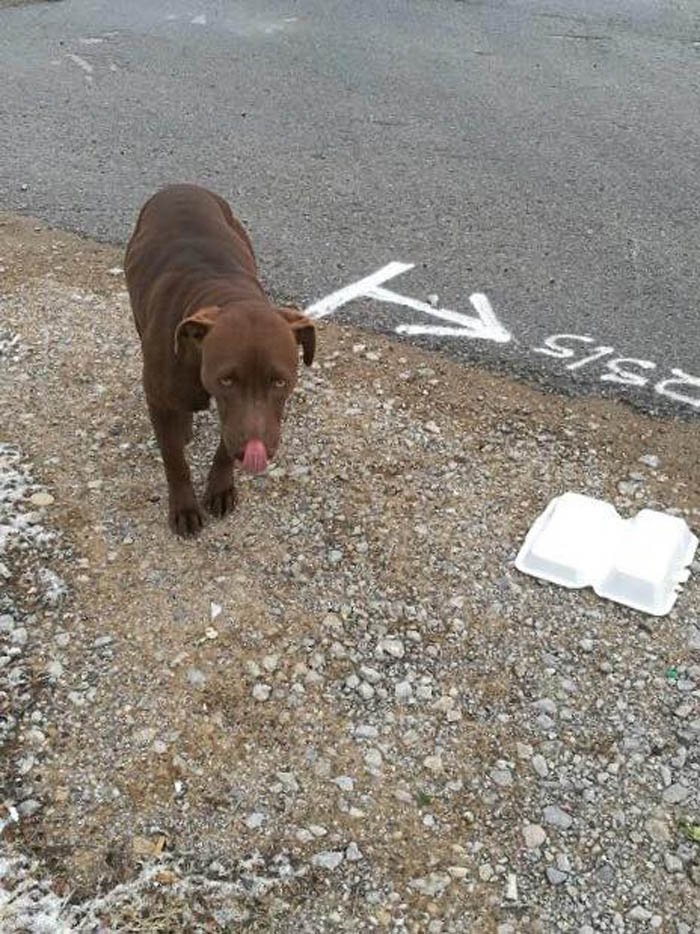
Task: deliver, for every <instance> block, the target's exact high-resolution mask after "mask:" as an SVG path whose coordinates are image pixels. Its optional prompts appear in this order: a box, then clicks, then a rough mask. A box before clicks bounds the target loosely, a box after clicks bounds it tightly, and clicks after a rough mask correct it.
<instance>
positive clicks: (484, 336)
mask: <svg viewBox="0 0 700 934" xmlns="http://www.w3.org/2000/svg"><path fill="white" fill-rule="evenodd" d="M375 291H383V290H381V289H380V290H375ZM390 294H392V293H390ZM396 298H399V299H404V296H402V295H398V296H396ZM469 301H470V302H471V304H472V307H473V308H474V310H475V311H476V313H477V315H478V317H477V318H472V317H469V315H464V314H461V313H459V312H456V311H449V310H448V309H447V308H433V306H432V305H426V304H425V303H424V302H414V301H413V300H412V299H411V304H408V302H406V300H405V299H404V300H403V302H402V304H408V307H409V308H417V306H418V305H420V306H421V307H420V308H419V309H417V310H419V311H424V312H425V313H426V314H427V315H431V316H432V317H433V318H440V319H441V320H442V321H451V322H453V323H454V324H455V325H458V327H452V328H446V327H440V326H438V325H434V324H430V325H423V324H400V325H399V326H398V327H397V328H396V333H397V334H409V335H410V334H432V335H434V336H436V337H439V336H446V337H447V336H449V337H466V338H469V339H470V340H486V341H494V342H495V343H496V344H507V343H508V342H509V341H510V334H509V333H508V331H506V329H505V328H504V327H503V325H502V324H501V322H500V321H499V320H498V318H497V317H496V315H495V314H494V312H493V308H492V307H491V302H489V300H488V298H486V296H485V295H484V294H483V293H481V292H474V294H473V295H470V296H469Z"/></svg>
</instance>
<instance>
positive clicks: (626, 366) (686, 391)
mask: <svg viewBox="0 0 700 934" xmlns="http://www.w3.org/2000/svg"><path fill="white" fill-rule="evenodd" d="M591 344H595V340H594V339H593V338H592V337H588V336H587V335H585V334H553V335H552V336H551V337H548V338H547V339H546V340H545V341H544V346H543V347H534V348H533V350H534V352H535V353H539V354H544V355H545V356H547V357H554V358H556V359H557V360H569V361H571V362H569V363H567V364H566V367H565V368H566V369H567V370H569V371H572V370H580V369H583V367H586V366H590V365H591V364H597V365H599V366H602V367H603V368H604V372H603V373H602V374H601V375H600V376H599V379H600V381H601V382H602V383H619V384H620V385H623V386H634V387H636V388H638V389H642V388H644V387H646V386H648V385H649V384H650V383H651V382H652V380H653V379H654V377H655V375H656V374H654V375H645V374H651V373H652V371H654V370H656V369H657V366H656V364H655V363H654V362H653V360H639V359H637V358H636V357H619V356H613V355H614V354H616V353H617V352H616V350H615V348H614V347H606V346H597V347H592V348H591V346H590V345H591ZM581 345H583V347H581ZM589 350H590V352H589ZM579 353H582V354H583V356H580V357H579V356H578V355H579ZM671 374H672V375H671V376H670V377H666V378H664V379H662V380H659V381H658V382H655V383H654V384H653V389H654V391H655V392H656V393H658V395H660V396H665V397H666V398H667V399H673V401H674V402H680V403H681V404H683V405H689V406H691V407H692V408H694V409H700V377H698V376H691V375H690V373H686V372H685V371H684V370H680V369H678V368H676V367H674V368H672V369H671Z"/></svg>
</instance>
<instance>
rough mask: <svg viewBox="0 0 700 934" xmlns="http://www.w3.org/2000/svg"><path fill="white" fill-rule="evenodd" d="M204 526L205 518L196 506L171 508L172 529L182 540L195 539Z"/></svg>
mask: <svg viewBox="0 0 700 934" xmlns="http://www.w3.org/2000/svg"><path fill="white" fill-rule="evenodd" d="M203 526H204V516H203V515H202V513H201V512H200V510H199V508H198V507H197V505H196V504H195V505H193V506H192V505H188V506H180V507H177V508H171V510H170V528H171V529H172V530H173V532H175V534H176V535H179V536H180V538H195V537H196V536H197V535H199V533H200V532H201V531H202V528H203Z"/></svg>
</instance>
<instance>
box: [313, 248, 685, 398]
mask: <svg viewBox="0 0 700 934" xmlns="http://www.w3.org/2000/svg"><path fill="white" fill-rule="evenodd" d="M413 268H414V264H413V263H399V262H392V263H387V265H386V266H383V267H382V268H381V269H379V270H377V272H375V273H372V275H371V276H366V277H365V278H364V279H360V280H359V281H358V282H353V283H352V284H351V285H347V286H345V287H344V288H342V289H338V290H337V291H336V292H332V293H331V294H330V295H326V296H325V297H324V298H321V299H319V300H318V301H316V302H314V303H313V304H312V305H309V307H308V308H307V309H306V314H307V315H308V316H309V317H310V318H325V317H326V316H327V315H330V314H333V312H334V311H337V310H338V309H339V308H342V307H343V305H347V304H348V303H349V302H352V301H355V300H356V299H359V298H364V299H368V300H370V301H377V302H385V303H387V304H391V305H400V306H402V307H403V308H409V309H411V310H413V311H417V312H420V313H421V314H424V315H428V316H429V317H430V318H437V319H438V320H439V321H444V322H446V323H445V324H399V325H398V326H397V327H396V328H395V330H396V333H397V334H405V335H408V336H421V335H432V336H435V337H457V338H464V339H467V340H478V339H482V340H491V341H495V342H496V343H499V344H506V343H508V342H509V341H510V340H511V339H512V338H511V335H510V334H509V332H508V331H507V330H506V329H505V328H504V327H503V325H502V324H501V323H500V322H499V320H498V318H497V317H496V315H495V314H494V311H493V308H492V307H491V303H490V302H489V300H488V298H487V297H486V296H485V295H483V294H482V293H481V292H475V293H474V294H473V295H470V296H469V301H470V303H471V305H472V307H473V308H474V310H475V311H476V315H477V316H476V317H474V316H469V315H466V314H463V313H461V312H457V311H451V310H450V309H448V308H438V307H435V306H436V305H437V302H438V297H437V295H430V296H429V297H428V301H427V302H423V301H419V300H418V299H415V298H411V297H410V296H408V295H400V294H399V293H398V292H394V291H392V290H391V289H388V288H384V287H383V283H385V282H387V281H388V280H390V279H393V278H395V277H396V276H399V275H401V274H402V273H404V272H408V271H409V270H410V269H413ZM433 303H434V304H433ZM591 344H594V345H595V344H596V340H595V338H594V337H590V336H589V335H587V334H552V335H550V336H549V337H547V338H545V340H544V341H543V346H541V347H533V348H532V350H533V352H534V353H539V354H544V355H545V356H548V357H553V358H554V359H556V360H569V361H572V362H570V363H567V364H565V369H566V370H567V371H568V372H570V373H571V372H574V371H575V370H580V369H582V368H583V367H587V366H591V365H593V364H595V363H600V365H601V368H602V369H603V372H602V374H600V375H599V376H598V379H599V380H600V381H601V382H604V383H616V384H618V385H621V386H631V387H633V388H635V389H643V388H644V387H646V386H648V385H649V383H650V378H649V377H648V376H646V375H645V374H644V373H643V372H642V373H640V372H638V371H639V370H642V371H647V372H650V371H652V370H655V369H656V368H657V364H656V363H654V362H653V361H652V360H640V359H638V358H636V357H623V356H615V357H614V358H613V359H611V360H604V359H603V358H605V357H609V356H610V355H612V354H617V353H618V351H617V350H616V349H615V348H614V347H608V346H605V345H597V346H594V347H590V345H591ZM584 348H586V350H588V351H589V353H588V355H587V356H582V357H580V358H579V354H581V353H583V352H584ZM671 373H672V374H673V376H672V377H670V378H667V379H662V380H661V381H660V382H657V383H656V384H655V385H654V386H653V389H654V392H656V393H657V394H658V395H660V396H665V397H666V398H667V399H672V400H673V401H674V402H678V403H680V404H681V405H689V406H691V407H692V408H693V409H696V410H700V377H698V376H692V375H691V374H690V373H686V372H685V371H684V370H681V369H678V368H675V369H671Z"/></svg>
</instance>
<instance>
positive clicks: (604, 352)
mask: <svg viewBox="0 0 700 934" xmlns="http://www.w3.org/2000/svg"><path fill="white" fill-rule="evenodd" d="M611 353H615V348H614V347H596V349H595V351H594V353H592V354H589V356H587V357H584V358H583V360H577V361H576V363H568V364H567V365H566V369H567V370H580V369H581V367H582V366H588V364H589V363H593V361H594V360H600V359H601V358H602V357H607V356H608V354H611Z"/></svg>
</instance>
